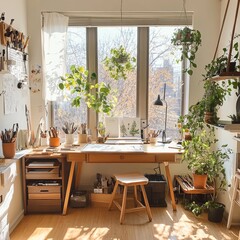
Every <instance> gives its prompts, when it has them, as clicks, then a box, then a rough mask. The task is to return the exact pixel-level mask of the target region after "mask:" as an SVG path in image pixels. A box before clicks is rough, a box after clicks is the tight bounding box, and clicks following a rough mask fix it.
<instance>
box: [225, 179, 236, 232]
mask: <svg viewBox="0 0 240 240" xmlns="http://www.w3.org/2000/svg"><path fill="white" fill-rule="evenodd" d="M237 187H238V179H237V178H236V177H235V179H234V187H233V195H232V199H231V205H230V210H229V215H228V222H227V228H228V229H229V228H230V227H231V224H232V215H233V206H234V200H235V199H236V195H237Z"/></svg>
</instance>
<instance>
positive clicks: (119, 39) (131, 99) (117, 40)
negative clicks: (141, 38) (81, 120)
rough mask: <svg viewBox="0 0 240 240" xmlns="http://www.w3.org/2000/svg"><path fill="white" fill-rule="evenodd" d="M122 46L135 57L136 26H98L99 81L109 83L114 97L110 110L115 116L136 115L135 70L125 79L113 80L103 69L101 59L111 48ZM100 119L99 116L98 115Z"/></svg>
mask: <svg viewBox="0 0 240 240" xmlns="http://www.w3.org/2000/svg"><path fill="white" fill-rule="evenodd" d="M120 45H122V46H124V47H125V49H126V50H127V52H129V53H131V56H134V57H137V27H99V28H98V73H99V81H100V82H101V81H104V82H106V83H109V84H110V85H111V88H112V90H113V94H114V95H115V97H116V100H117V101H116V106H115V107H114V109H113V111H112V113H111V114H112V115H113V116H115V117H136V110H137V109H136V99H137V98H136V94H137V89H136V88H137V71H136V69H135V71H133V72H131V73H130V74H129V75H128V77H127V79H126V80H123V79H119V80H113V79H111V78H110V77H109V74H108V72H107V71H106V70H105V68H104V65H103V60H104V59H105V57H106V56H109V54H110V50H111V49H112V48H118V47H119V46H120ZM99 119H100V120H101V116H99Z"/></svg>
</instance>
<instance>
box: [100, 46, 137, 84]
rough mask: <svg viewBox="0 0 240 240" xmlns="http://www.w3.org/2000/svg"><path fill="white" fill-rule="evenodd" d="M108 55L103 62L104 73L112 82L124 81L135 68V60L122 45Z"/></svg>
mask: <svg viewBox="0 0 240 240" xmlns="http://www.w3.org/2000/svg"><path fill="white" fill-rule="evenodd" d="M110 53H111V56H110V57H106V58H105V59H104V60H103V64H104V66H105V69H106V71H107V72H108V73H109V75H110V77H111V78H113V79H114V80H119V79H124V80H126V79H127V74H128V73H129V72H132V71H133V70H134V69H135V67H136V58H135V57H132V56H131V54H130V53H128V52H127V51H126V49H125V48H124V47H123V46H122V45H120V47H119V48H112V49H111V50H110Z"/></svg>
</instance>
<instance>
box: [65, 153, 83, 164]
mask: <svg viewBox="0 0 240 240" xmlns="http://www.w3.org/2000/svg"><path fill="white" fill-rule="evenodd" d="M86 159H87V154H85V153H68V155H67V161H70V162H71V161H76V162H84V161H86Z"/></svg>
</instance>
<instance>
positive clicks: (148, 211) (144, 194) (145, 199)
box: [141, 185, 152, 222]
mask: <svg viewBox="0 0 240 240" xmlns="http://www.w3.org/2000/svg"><path fill="white" fill-rule="evenodd" d="M141 190H142V194H143V199H144V202H145V206H146V210H147V215H148V218H149V221H150V222H151V221H152V213H151V209H150V206H149V203H148V198H147V194H146V191H145V188H144V186H143V185H141Z"/></svg>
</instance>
